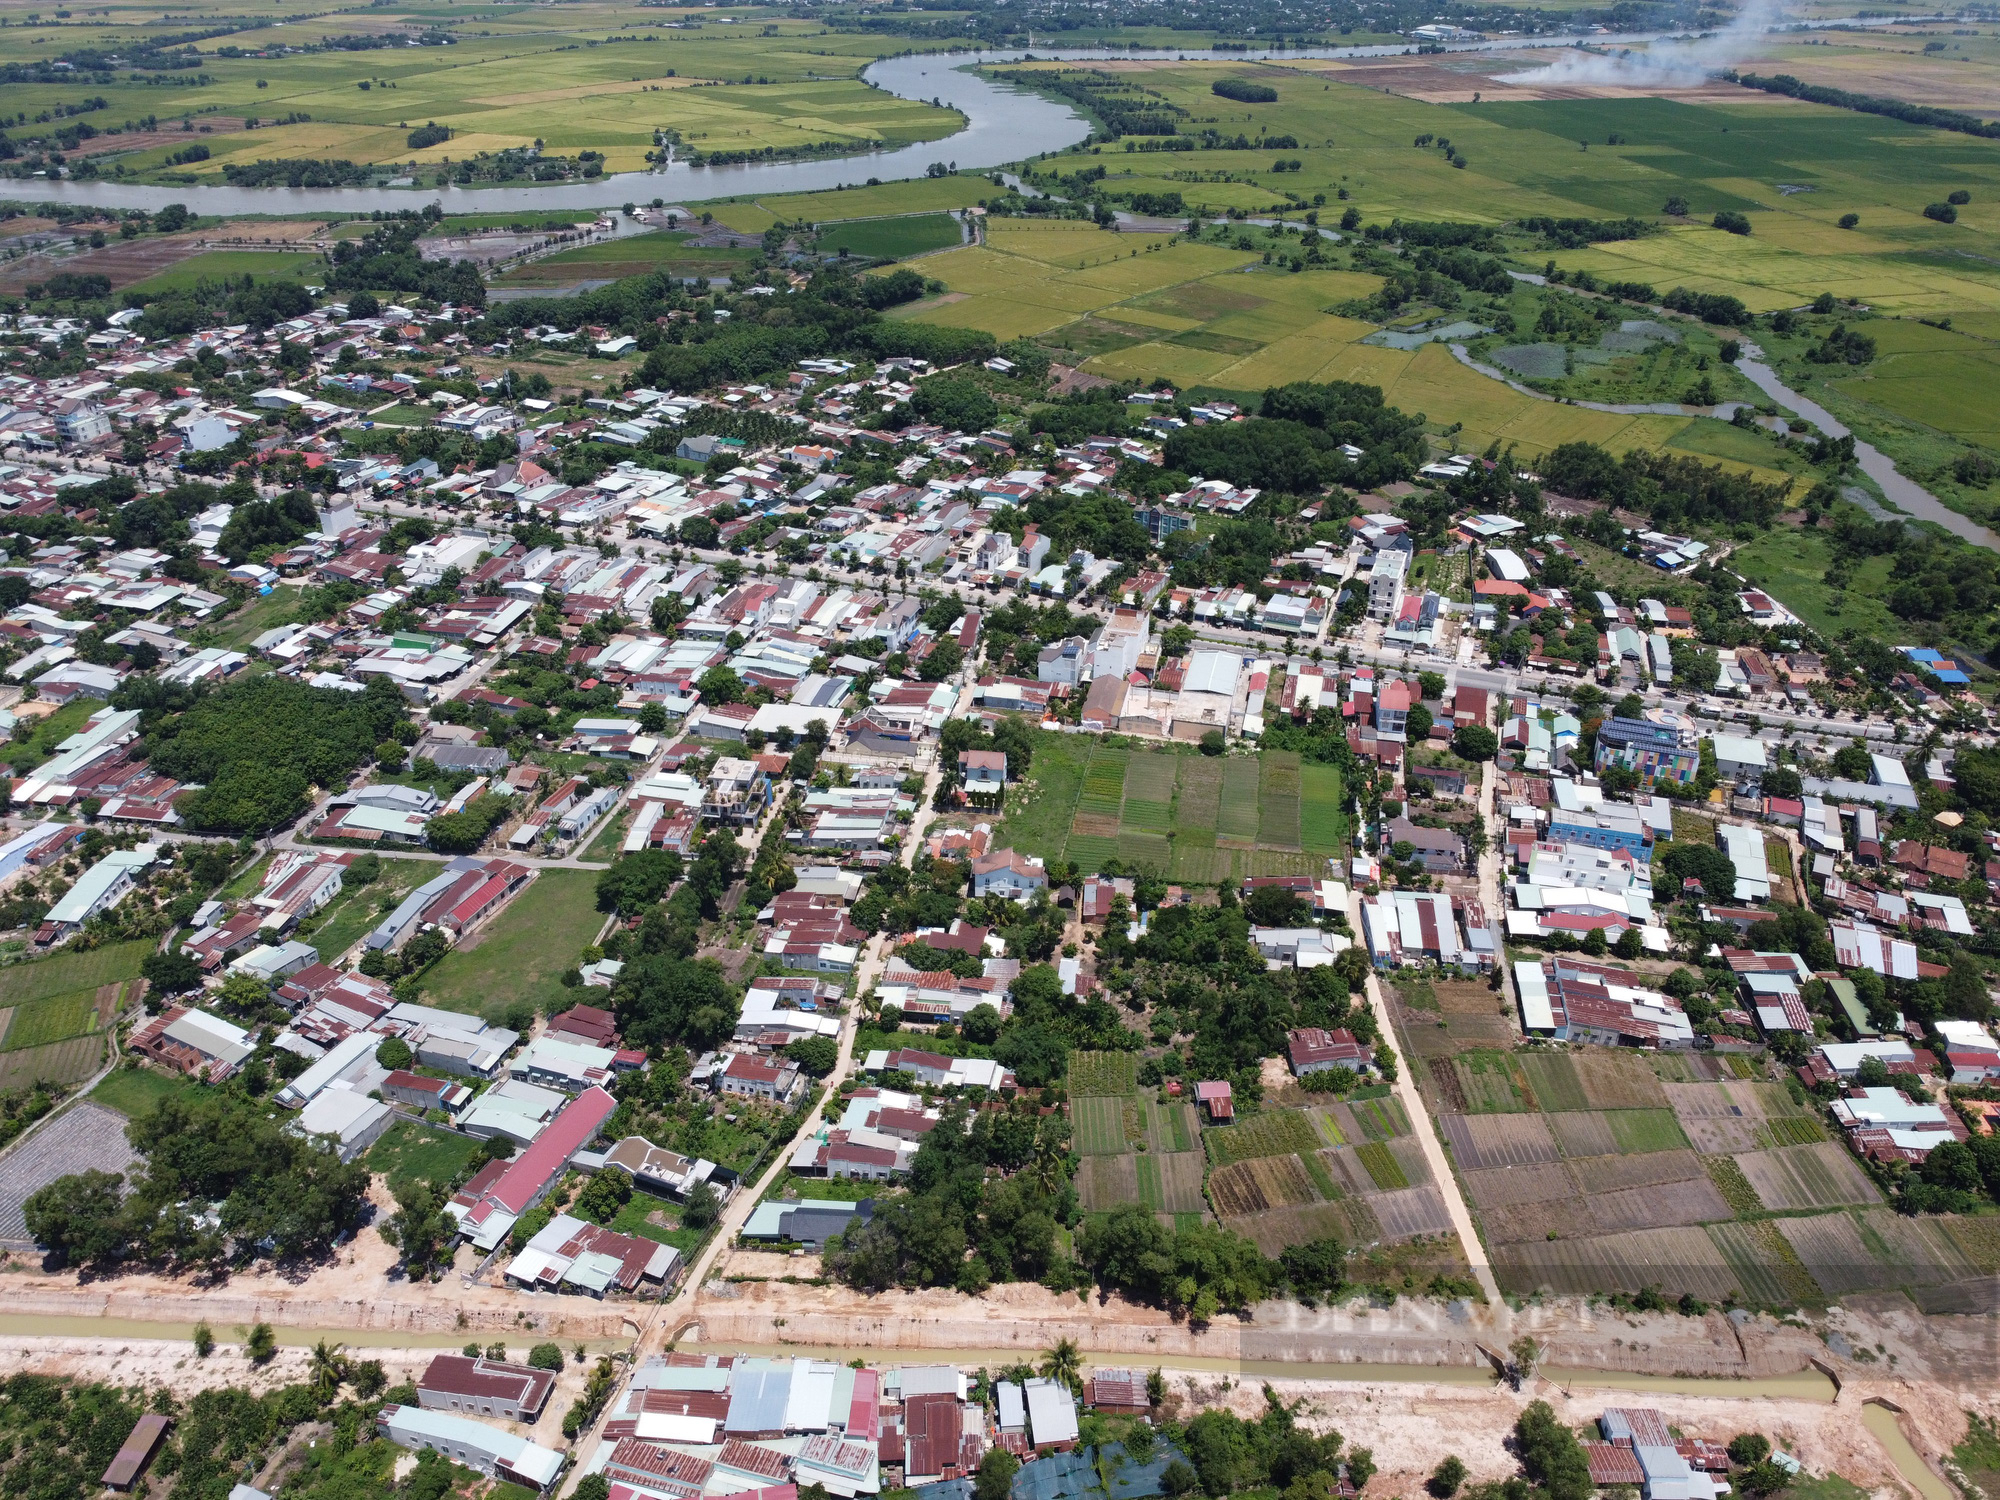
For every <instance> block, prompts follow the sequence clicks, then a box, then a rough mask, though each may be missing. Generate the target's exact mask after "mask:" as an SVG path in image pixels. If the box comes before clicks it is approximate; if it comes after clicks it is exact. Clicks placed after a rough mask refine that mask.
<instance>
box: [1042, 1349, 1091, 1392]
mask: <svg viewBox="0 0 2000 1500" xmlns="http://www.w3.org/2000/svg"><path fill="white" fill-rule="evenodd" d="M1041 1373H1042V1375H1043V1376H1044V1377H1045V1378H1047V1379H1049V1380H1054V1381H1059V1382H1061V1383H1062V1384H1063V1385H1066V1386H1068V1387H1069V1388H1070V1389H1071V1390H1072V1391H1076V1392H1079V1393H1080V1392H1081V1391H1082V1390H1083V1354H1082V1351H1080V1350H1079V1349H1078V1348H1077V1347H1076V1341H1075V1340H1074V1339H1058V1340H1057V1341H1056V1344H1055V1347H1054V1348H1052V1349H1048V1350H1045V1351H1044V1352H1043V1354H1042V1363H1041Z"/></svg>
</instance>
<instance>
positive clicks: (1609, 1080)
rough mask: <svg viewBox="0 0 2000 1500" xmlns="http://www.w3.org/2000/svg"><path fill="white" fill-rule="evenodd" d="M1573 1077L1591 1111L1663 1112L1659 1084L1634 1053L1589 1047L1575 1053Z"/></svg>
mask: <svg viewBox="0 0 2000 1500" xmlns="http://www.w3.org/2000/svg"><path fill="white" fill-rule="evenodd" d="M1573 1061H1574V1062H1575V1064H1576V1072H1577V1076H1578V1077H1579V1078H1580V1079H1581V1080H1582V1081H1583V1091H1584V1093H1585V1094H1586V1095H1587V1096H1588V1097H1589V1099H1590V1107H1591V1108H1592V1109H1663V1108H1665V1107H1666V1103H1667V1099H1666V1093H1665V1091H1664V1090H1663V1089H1662V1088H1661V1087H1660V1080H1659V1079H1658V1078H1657V1077H1655V1076H1654V1074H1653V1070H1652V1069H1651V1068H1649V1067H1647V1066H1646V1060H1645V1059H1644V1058H1643V1057H1640V1056H1639V1055H1638V1054H1636V1053H1631V1052H1610V1051H1606V1050H1605V1049H1603V1048H1601V1047H1590V1048H1586V1049H1585V1050H1584V1051H1582V1052H1579V1053H1576V1054H1575V1056H1574V1058H1573Z"/></svg>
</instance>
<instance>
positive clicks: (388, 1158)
mask: <svg viewBox="0 0 2000 1500" xmlns="http://www.w3.org/2000/svg"><path fill="white" fill-rule="evenodd" d="M483 1145H484V1143H483V1142H480V1141H476V1140H474V1139H472V1137H470V1136H465V1135H459V1134H457V1133H455V1132H453V1131H449V1130H440V1129H438V1128H436V1127H435V1126H431V1125H424V1124H420V1123H418V1122H417V1121H415V1120H398V1121H397V1122H396V1123H395V1124H393V1125H391V1126H390V1127H389V1128H388V1129H387V1130H385V1131H383V1132H382V1137H381V1139H380V1140H378V1141H376V1142H375V1144H374V1145H372V1146H370V1147H369V1148H368V1154H367V1155H366V1156H365V1157H363V1158H362V1160H363V1162H364V1163H365V1164H366V1165H367V1168H368V1170H369V1171H371V1172H374V1173H377V1174H379V1175H380V1176H382V1177H384V1178H387V1179H388V1183H389V1190H390V1191H391V1192H395V1191H397V1190H398V1189H399V1188H401V1187H402V1186H403V1185H404V1184H406V1183H412V1182H429V1183H434V1184H436V1185H437V1186H439V1187H448V1186H449V1185H450V1184H451V1183H452V1182H453V1181H454V1180H455V1179H456V1178H457V1176H458V1174H459V1173H460V1171H462V1170H463V1168H464V1167H465V1164H466V1163H467V1162H469V1161H471V1160H472V1159H473V1158H474V1157H476V1156H478V1155H479V1154H480V1151H481V1150H482V1149H483Z"/></svg>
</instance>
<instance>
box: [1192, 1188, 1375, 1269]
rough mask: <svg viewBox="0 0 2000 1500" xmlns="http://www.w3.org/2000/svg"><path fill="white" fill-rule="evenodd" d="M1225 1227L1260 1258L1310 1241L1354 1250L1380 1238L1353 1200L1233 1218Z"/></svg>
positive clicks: (1370, 1219)
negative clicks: (1335, 1242)
mask: <svg viewBox="0 0 2000 1500" xmlns="http://www.w3.org/2000/svg"><path fill="white" fill-rule="evenodd" d="M1225 1224H1226V1226H1227V1227H1228V1228H1229V1229H1231V1230H1234V1231H1235V1232H1236V1233H1237V1234H1240V1235H1242V1236H1243V1237H1244V1238H1245V1239H1248V1240H1250V1241H1251V1242H1252V1243H1253V1244H1255V1245H1256V1246H1257V1248H1258V1249H1259V1250H1261V1251H1263V1252H1264V1254H1266V1255H1273V1256H1274V1255H1276V1254H1277V1253H1278V1252H1279V1251H1281V1250H1283V1249H1284V1248H1285V1247H1286V1246H1287V1245H1303V1244H1306V1243H1308V1242H1310V1241H1312V1240H1324V1239H1333V1240H1339V1241H1340V1242H1341V1243H1342V1244H1343V1245H1348V1246H1356V1245H1372V1244H1374V1243H1375V1242H1376V1241H1378V1240H1380V1239H1381V1238H1382V1226H1381V1225H1380V1223H1378V1222H1377V1221H1376V1218H1375V1216H1374V1215H1373V1214H1372V1213H1370V1212H1369V1211H1368V1208H1367V1206H1366V1205H1365V1204H1363V1203H1362V1202H1360V1200H1358V1199H1354V1198H1348V1199H1344V1200H1343V1201H1341V1202H1339V1203H1307V1204H1301V1205H1300V1206H1298V1207H1296V1208H1275V1209H1268V1210H1266V1211H1264V1212H1263V1213H1252V1214H1236V1215H1232V1216H1230V1217H1229V1218H1228V1219H1226V1220H1225Z"/></svg>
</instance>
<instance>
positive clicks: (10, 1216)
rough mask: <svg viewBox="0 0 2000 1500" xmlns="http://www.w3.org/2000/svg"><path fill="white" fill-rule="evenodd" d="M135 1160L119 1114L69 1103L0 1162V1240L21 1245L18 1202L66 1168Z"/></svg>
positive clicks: (24, 1232)
mask: <svg viewBox="0 0 2000 1500" xmlns="http://www.w3.org/2000/svg"><path fill="white" fill-rule="evenodd" d="M138 1160H139V1153H138V1152H136V1151H134V1150H133V1149H132V1147H131V1145H130V1143H128V1142H127V1141H126V1139H125V1117H124V1116H123V1115H121V1114H119V1113H118V1112H117V1111H116V1110H111V1109H106V1108H104V1107H103V1106H102V1105H100V1104H90V1103H79V1104H73V1105H71V1106H70V1107H69V1108H68V1109H66V1110H64V1111H63V1112H62V1113H61V1114H59V1115H57V1116H56V1117H55V1118H54V1119H53V1120H50V1121H48V1122H47V1123H45V1124H44V1125H43V1126H42V1127H41V1128H40V1129H39V1130H37V1131H36V1132H35V1133H34V1134H33V1135H31V1136H30V1137H29V1138H28V1139H27V1140H25V1141H23V1142H22V1143H21V1144H20V1145H19V1146H17V1147H15V1149H14V1150H13V1151H11V1152H10V1153H8V1155H7V1156H6V1158H5V1159H4V1160H0V1244H5V1245H10V1246H14V1247H16V1248H27V1247H28V1246H30V1245H31V1244H32V1241H30V1240H29V1238H28V1226H27V1222H26V1220H25V1219H23V1218H22V1216H21V1205H22V1204H24V1203H25V1202H27V1200H28V1198H29V1197H30V1196H31V1195H33V1194H34V1193H35V1192H37V1191H38V1190H39V1189H41V1188H45V1187H47V1186H48V1185H49V1184H50V1183H52V1182H54V1181H55V1180H56V1179H57V1178H58V1177H67V1176H68V1175H70V1174H71V1173H72V1172H88V1171H93V1170H94V1171H99V1172H125V1171H129V1170H130V1169H131V1166H132V1164H133V1163H134V1162H136V1161H138Z"/></svg>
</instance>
